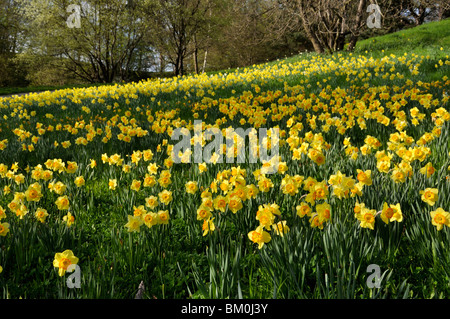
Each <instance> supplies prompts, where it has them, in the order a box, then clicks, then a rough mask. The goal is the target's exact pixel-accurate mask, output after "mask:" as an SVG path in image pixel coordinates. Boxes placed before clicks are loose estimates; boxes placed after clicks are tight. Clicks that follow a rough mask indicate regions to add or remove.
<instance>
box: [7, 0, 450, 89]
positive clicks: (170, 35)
mask: <svg viewBox="0 0 450 319" xmlns="http://www.w3.org/2000/svg"><path fill="white" fill-rule="evenodd" d="M370 4H376V5H378V7H379V8H380V11H381V28H369V27H368V26H367V19H368V18H369V16H370V15H371V14H373V11H372V12H371V11H369V12H367V9H368V6H369V5H370ZM70 5H78V8H80V11H79V16H80V20H79V27H73V25H71V24H70V23H72V22H76V20H73V19H72V17H73V15H74V14H76V12H75V11H73V10H72V11H70V10H68V8H69V6H70ZM449 16H450V0H420V1H419V0H379V1H369V0H128V1H127V0H83V1H68V0H0V86H3V87H5V86H26V85H66V84H75V83H113V82H128V81H139V80H141V79H146V78H149V77H155V76H173V75H175V76H178V75H180V76H182V75H185V74H188V73H201V72H205V71H214V70H227V69H228V68H236V67H243V66H251V65H253V64H257V63H263V62H266V61H271V60H276V59H279V58H284V57H287V56H292V55H295V54H298V53H299V52H305V51H315V52H317V53H321V54H330V53H333V52H336V51H342V50H353V49H354V47H355V45H356V42H357V41H358V40H359V39H363V38H367V37H370V36H374V35H380V34H385V33H390V32H395V31H398V30H400V29H404V28H408V27H411V26H416V25H420V24H423V23H426V22H427V21H435V20H442V19H445V18H447V17H449ZM68 22H69V23H68Z"/></svg>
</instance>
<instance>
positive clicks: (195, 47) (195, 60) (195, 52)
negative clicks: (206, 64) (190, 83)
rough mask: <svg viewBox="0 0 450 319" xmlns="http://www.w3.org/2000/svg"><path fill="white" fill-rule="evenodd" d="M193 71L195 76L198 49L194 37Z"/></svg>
mask: <svg viewBox="0 0 450 319" xmlns="http://www.w3.org/2000/svg"><path fill="white" fill-rule="evenodd" d="M194 71H195V74H198V47H197V39H196V37H194Z"/></svg>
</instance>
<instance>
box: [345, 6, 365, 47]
mask: <svg viewBox="0 0 450 319" xmlns="http://www.w3.org/2000/svg"><path fill="white" fill-rule="evenodd" d="M365 7H366V0H360V1H359V5H358V12H357V14H356V22H355V26H356V27H355V30H353V31H352V35H351V37H350V43H349V45H348V48H347V51H353V50H354V49H355V47H356V42H357V41H358V37H359V30H360V28H361V21H362V18H363V15H364V8H365Z"/></svg>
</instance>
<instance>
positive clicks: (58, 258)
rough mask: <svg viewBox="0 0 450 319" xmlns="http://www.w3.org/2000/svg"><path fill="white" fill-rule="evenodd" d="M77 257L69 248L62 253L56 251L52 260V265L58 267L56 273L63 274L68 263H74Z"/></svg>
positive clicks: (76, 261)
mask: <svg viewBox="0 0 450 319" xmlns="http://www.w3.org/2000/svg"><path fill="white" fill-rule="evenodd" d="M77 263H78V257H75V255H74V254H73V252H72V251H71V250H65V251H63V252H62V253H56V254H55V258H54V260H53V267H55V268H58V275H59V276H61V277H62V276H64V274H65V273H66V271H67V270H68V268H69V266H70V265H76V264H77Z"/></svg>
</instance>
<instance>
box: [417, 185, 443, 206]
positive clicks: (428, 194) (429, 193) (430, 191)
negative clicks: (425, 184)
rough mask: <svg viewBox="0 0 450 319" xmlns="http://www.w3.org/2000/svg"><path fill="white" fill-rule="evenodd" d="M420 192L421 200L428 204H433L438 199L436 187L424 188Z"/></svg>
mask: <svg viewBox="0 0 450 319" xmlns="http://www.w3.org/2000/svg"><path fill="white" fill-rule="evenodd" d="M420 194H421V195H422V197H421V198H422V200H423V201H424V202H425V203H427V204H428V205H430V206H433V205H434V204H435V203H436V201H437V200H438V199H439V195H438V189H437V188H426V189H425V190H421V191H420Z"/></svg>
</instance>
